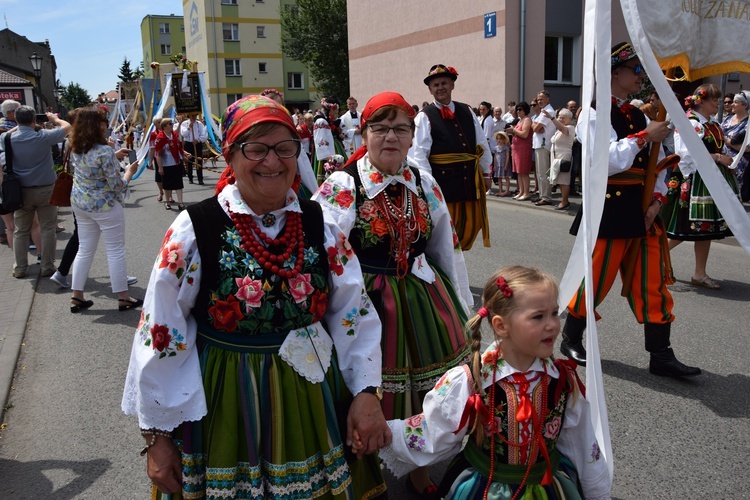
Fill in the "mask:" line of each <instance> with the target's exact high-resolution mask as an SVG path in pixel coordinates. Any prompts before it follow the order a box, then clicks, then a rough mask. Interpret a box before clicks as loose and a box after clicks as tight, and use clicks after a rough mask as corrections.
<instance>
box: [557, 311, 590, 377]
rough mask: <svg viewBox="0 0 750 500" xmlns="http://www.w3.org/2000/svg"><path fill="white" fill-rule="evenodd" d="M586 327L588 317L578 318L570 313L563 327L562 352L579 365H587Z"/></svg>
mask: <svg viewBox="0 0 750 500" xmlns="http://www.w3.org/2000/svg"><path fill="white" fill-rule="evenodd" d="M585 329H586V318H576V317H574V316H571V315H570V314H568V319H566V320H565V327H563V331H562V336H563V340H562V343H561V344H560V352H561V353H563V355H564V356H567V357H568V358H570V359H572V360H573V361H575V362H576V364H578V365H579V366H586V348H585V347H583V331H584V330H585Z"/></svg>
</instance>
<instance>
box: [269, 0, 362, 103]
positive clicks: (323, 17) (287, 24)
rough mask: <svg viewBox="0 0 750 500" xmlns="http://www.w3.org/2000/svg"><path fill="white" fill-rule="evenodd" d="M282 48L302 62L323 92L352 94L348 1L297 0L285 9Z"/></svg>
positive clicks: (282, 18)
mask: <svg viewBox="0 0 750 500" xmlns="http://www.w3.org/2000/svg"><path fill="white" fill-rule="evenodd" d="M281 50H282V52H283V53H284V54H286V55H287V56H289V57H291V58H293V59H296V60H298V61H301V62H303V63H305V64H306V65H307V67H308V68H309V70H310V76H311V77H312V80H313V81H314V82H315V85H316V86H317V87H318V89H320V91H321V92H322V93H323V95H326V96H330V95H334V96H336V97H338V98H339V99H340V100H342V101H343V100H344V99H346V98H347V97H348V96H349V40H348V36H347V32H346V0H297V5H292V6H282V8H281Z"/></svg>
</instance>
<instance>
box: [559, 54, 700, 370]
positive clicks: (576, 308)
mask: <svg viewBox="0 0 750 500" xmlns="http://www.w3.org/2000/svg"><path fill="white" fill-rule="evenodd" d="M611 63H612V102H611V104H610V103H602V104H600V105H599V110H600V111H602V112H607V111H610V113H611V117H612V129H611V134H610V145H609V167H608V168H609V178H608V181H607V193H606V195H605V200H604V210H603V213H602V220H601V225H600V226H599V234H598V237H597V240H596V245H595V247H594V254H593V263H592V265H593V281H594V283H593V285H594V293H593V296H594V301H595V307H596V306H597V305H599V304H600V303H601V301H602V300H604V297H606V295H607V293H608V292H609V289H610V288H611V287H612V284H613V282H614V280H615V278H616V276H617V272H618V271H620V274H621V276H622V277H623V279H624V274H625V268H626V266H627V261H628V259H627V255H628V253H629V249H630V247H631V246H632V245H637V250H634V251H637V253H638V255H637V259H636V261H635V272H634V273H633V279H632V282H631V288H630V293H629V295H628V302H629V303H630V307H631V309H632V310H633V313H634V314H635V317H636V320H637V321H638V323H642V324H643V329H644V333H645V341H646V350H647V351H648V352H649V353H650V357H651V359H650V362H649V371H650V372H651V373H652V374H654V375H659V376H666V377H690V376H695V375H700V373H701V370H700V369H699V368H695V367H691V366H686V365H684V364H683V363H681V362H680V361H678V360H677V358H676V357H675V355H674V352H673V351H672V348H671V347H670V342H669V337H670V328H671V324H672V321H674V315H673V314H672V307H673V305H674V302H673V300H672V295H671V294H670V292H669V290H668V289H667V285H668V284H671V283H673V280H672V278H671V265H670V263H669V250H668V247H667V240H666V237H665V235H666V233H665V232H664V225H663V223H662V222H661V220H660V219H659V218H658V213H659V209H660V208H661V206H662V204H663V202H664V200H665V197H664V195H665V193H666V185H665V184H664V171H662V172H661V173H659V176H658V178H657V179H656V186H655V192H654V193H653V197H652V200H651V204H650V205H649V207H648V209H647V210H646V213H645V214H644V213H643V211H642V208H641V206H642V201H641V200H642V196H643V189H644V180H645V178H646V168H647V165H648V158H649V150H650V144H649V143H651V142H657V143H658V142H661V141H662V139H664V138H665V137H666V136H667V134H668V133H669V129H668V127H667V122H655V121H654V122H648V121H647V120H646V118H645V116H644V115H643V113H642V112H641V111H640V110H639V109H637V108H635V107H633V106H631V105H630V104H628V95H629V94H631V93H635V92H638V91H639V90H640V88H641V83H642V82H643V79H644V77H645V76H646V75H645V73H644V70H643V67H642V66H641V64H640V61H639V60H638V55H637V54H636V53H635V49H633V47H632V46H631V45H630V44H629V43H625V42H621V43H619V44H617V45H615V46H614V47H613V48H612V59H611ZM592 107H594V106H592ZM595 121H596V113H595V111H594V109H592V110H591V121H590V123H588V124H583V123H579V124H578V127H579V129H578V134H577V135H578V137H585V130H584V129H583V127H586V126H589V127H590V128H591V137H593V129H594V124H595ZM585 146H586V144H584V147H585ZM644 219H645V224H644ZM580 220H581V211H580V210H579V213H578V216H577V217H576V220H575V221H574V223H573V227H572V228H571V233H573V234H576V233H577V230H578V226H579V224H580ZM585 315H586V304H585V301H584V285H583V283H582V284H581V286H580V288H579V290H578V293H577V294H576V295H575V296H574V297H573V299H572V300H571V302H570V304H568V319H567V321H566V322H565V327H564V328H563V341H562V344H561V345H560V350H561V352H562V353H563V354H564V355H565V356H567V357H569V358H571V359H573V360H574V361H575V362H576V363H578V364H579V365H582V366H585V364H586V351H585V349H584V347H583V341H582V339H583V331H584V329H585V327H586V316H585Z"/></svg>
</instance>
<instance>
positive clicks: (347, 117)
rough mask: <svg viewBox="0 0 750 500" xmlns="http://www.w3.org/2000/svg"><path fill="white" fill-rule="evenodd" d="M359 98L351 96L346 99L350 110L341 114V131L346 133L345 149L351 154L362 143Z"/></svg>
mask: <svg viewBox="0 0 750 500" xmlns="http://www.w3.org/2000/svg"><path fill="white" fill-rule="evenodd" d="M357 105H358V103H357V100H356V99H355V98H354V97H350V98H349V99H347V100H346V107H347V109H348V111H347V112H346V113H344V114H343V115H342V116H341V132H343V133H344V135H345V138H344V141H343V142H344V150H346V155H347V156H351V155H352V153H354V152H355V151H356V150H357V149H359V147H360V146H361V145H362V130H361V129H360V127H359V118H360V117H359V113H358V112H357Z"/></svg>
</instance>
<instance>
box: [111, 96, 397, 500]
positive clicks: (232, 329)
mask: <svg viewBox="0 0 750 500" xmlns="http://www.w3.org/2000/svg"><path fill="white" fill-rule="evenodd" d="M222 132H223V138H224V141H223V144H222V146H223V147H222V149H223V154H224V157H225V158H226V159H227V163H228V167H227V174H226V175H223V176H222V180H221V182H220V183H219V186H220V187H219V191H218V192H217V195H216V196H214V197H212V198H209V199H207V200H204V201H202V202H200V203H198V204H195V205H192V206H190V207H189V208H188V209H187V210H186V211H185V212H183V213H181V214H180V215H178V217H177V218H176V219H175V221H174V223H173V224H172V226H171V227H170V228H169V230H168V231H167V235H166V236H165V238H164V242H163V243H162V247H161V251H160V253H159V257H158V258H157V260H156V263H155V265H154V268H153V270H152V273H151V281H150V283H149V287H148V291H147V293H146V300H145V304H144V306H143V314H142V315H141V321H140V323H139V325H138V327H137V330H136V334H135V340H134V343H133V349H132V354H131V360H130V367H129V370H128V375H127V380H126V383H125V393H124V396H123V402H122V407H123V410H124V411H125V412H126V413H128V414H134V415H137V416H138V420H139V424H140V427H141V433H142V434H143V435H144V437H145V444H146V448H145V449H144V452H143V454H147V455H148V466H147V470H148V475H149V477H150V478H151V480H152V481H153V483H154V485H155V486H156V488H158V489H159V490H160V491H161V492H163V493H170V494H175V493H182V494H184V495H185V496H189V498H197V497H200V498H254V499H263V498H289V494H290V493H291V492H294V494H295V498H332V499H360V498H371V497H374V496H377V495H380V494H381V493H383V492H384V491H385V483H384V481H383V479H382V476H381V472H380V467H379V465H378V462H377V455H375V454H372V453H373V452H374V451H375V450H377V449H378V448H381V447H383V446H385V445H387V444H388V443H389V442H390V431H389V430H388V426H387V425H386V422H385V419H384V418H383V413H382V411H381V409H380V404H379V401H378V399H377V397H376V395H377V394H376V393H377V390H376V388H377V387H380V385H381V370H382V368H381V354H380V331H381V325H380V321H379V320H378V316H377V314H376V313H375V308H374V306H373V304H372V303H371V302H370V300H369V298H368V296H367V294H366V293H365V290H364V282H363V280H362V273H361V270H360V267H359V263H358V260H357V258H356V256H354V254H353V253H352V251H351V247H350V246H349V244H348V242H347V239H346V237H345V236H344V235H343V234H342V233H341V230H340V229H339V228H338V227H337V226H336V225H335V224H334V223H333V222H331V221H327V220H324V218H323V214H322V211H321V209H320V206H319V205H318V204H317V203H314V202H311V201H304V200H299V199H298V198H297V195H296V194H295V191H294V189H292V184H293V183H294V181H295V179H296V178H297V177H298V175H297V156H298V155H299V154H300V141H299V137H298V135H297V131H296V129H295V126H294V122H293V121H292V118H291V116H290V115H289V113H288V112H287V111H286V110H285V109H284V108H283V107H282V106H281V105H279V104H278V103H276V102H274V101H272V100H271V99H268V98H266V97H261V96H257V95H256V96H249V97H246V98H244V99H241V100H239V101H237V102H235V103H233V104H232V105H231V106H229V108H228V109H227V112H226V114H225V118H224V121H223V123H222ZM324 325H325V326H324ZM352 395H354V397H353V398H352ZM337 417H338V418H337ZM362 436H364V443H366V447H365V449H361V448H359V446H358V448H357V450H355V453H356V454H357V455H358V456H359V457H360V458H356V457H355V456H354V455H351V454H349V453H348V447H349V444H348V441H349V439H350V438H356V439H357V441H359V440H360V439H361V438H362ZM367 453H370V455H368V456H365V454H367Z"/></svg>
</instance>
